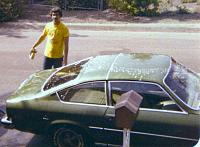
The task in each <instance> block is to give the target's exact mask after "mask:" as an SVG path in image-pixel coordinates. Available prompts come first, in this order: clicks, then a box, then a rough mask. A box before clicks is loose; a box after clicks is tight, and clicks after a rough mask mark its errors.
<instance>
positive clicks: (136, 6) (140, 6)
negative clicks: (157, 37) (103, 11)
mask: <svg viewBox="0 0 200 147" xmlns="http://www.w3.org/2000/svg"><path fill="white" fill-rule="evenodd" d="M108 5H109V6H110V7H111V8H114V9H116V10H118V11H123V12H128V13H129V14H132V15H145V16H155V15H157V14H158V6H159V2H158V0H108Z"/></svg>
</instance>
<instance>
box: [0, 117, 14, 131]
mask: <svg viewBox="0 0 200 147" xmlns="http://www.w3.org/2000/svg"><path fill="white" fill-rule="evenodd" d="M1 125H3V127H4V128H6V129H13V128H14V127H15V126H14V124H13V122H12V120H11V119H9V118H8V117H7V115H5V116H4V117H3V118H2V119H1Z"/></svg>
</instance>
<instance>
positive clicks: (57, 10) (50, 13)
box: [49, 7, 62, 17]
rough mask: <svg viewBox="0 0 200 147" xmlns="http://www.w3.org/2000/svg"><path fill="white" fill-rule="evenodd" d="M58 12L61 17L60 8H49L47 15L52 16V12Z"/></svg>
mask: <svg viewBox="0 0 200 147" xmlns="http://www.w3.org/2000/svg"><path fill="white" fill-rule="evenodd" d="M53 12H54V13H59V15H60V17H62V10H61V9H60V8H59V7H54V8H52V9H51V10H50V12H49V15H50V16H52V13H53Z"/></svg>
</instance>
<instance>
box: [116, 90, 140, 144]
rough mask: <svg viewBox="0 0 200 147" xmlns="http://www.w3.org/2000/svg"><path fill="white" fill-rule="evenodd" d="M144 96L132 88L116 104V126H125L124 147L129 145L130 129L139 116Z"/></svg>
mask: <svg viewBox="0 0 200 147" xmlns="http://www.w3.org/2000/svg"><path fill="white" fill-rule="evenodd" d="M142 99H143V97H142V96H141V95H139V94H138V93H137V92H135V91H133V90H131V91H128V92H127V93H124V94H122V95H121V97H120V99H119V100H118V101H117V104H116V105H115V120H116V126H117V127H118V128H120V129H122V128H123V147H129V144H130V130H131V128H132V126H133V124H134V122H135V120H136V118H137V115H138V110H139V107H140V104H141V102H142Z"/></svg>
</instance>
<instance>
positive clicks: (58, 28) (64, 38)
mask: <svg viewBox="0 0 200 147" xmlns="http://www.w3.org/2000/svg"><path fill="white" fill-rule="evenodd" d="M50 16H51V18H52V22H49V23H47V24H46V26H45V28H44V30H43V33H42V34H41V36H40V37H39V39H38V40H37V41H36V43H35V44H34V45H33V47H32V49H31V52H36V49H35V48H36V47H37V46H38V45H39V44H40V43H41V42H43V41H44V40H45V38H46V37H47V42H46V47H45V52H44V56H45V57H44V64H43V69H51V68H58V67H61V66H62V64H64V65H66V64H67V57H68V44H69V30H68V28H67V27H66V26H65V25H64V24H63V23H62V22H61V17H62V11H61V9H60V8H58V7H55V8H53V9H51V11H50Z"/></svg>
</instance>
